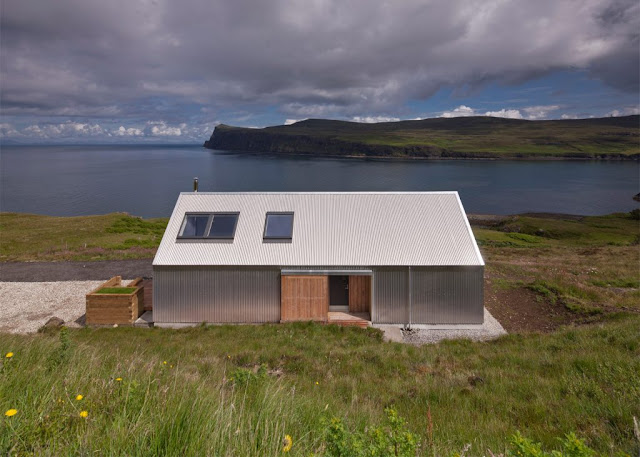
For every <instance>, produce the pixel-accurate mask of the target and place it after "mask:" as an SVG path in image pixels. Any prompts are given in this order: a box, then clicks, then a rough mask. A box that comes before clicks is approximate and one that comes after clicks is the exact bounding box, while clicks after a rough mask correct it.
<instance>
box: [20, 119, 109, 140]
mask: <svg viewBox="0 0 640 457" xmlns="http://www.w3.org/2000/svg"><path fill="white" fill-rule="evenodd" d="M22 133H23V134H24V135H27V136H35V137H38V138H77V137H97V136H102V135H105V134H106V133H107V132H106V131H105V130H104V129H103V128H102V127H101V126H100V125H98V124H83V123H80V122H72V121H67V122H64V123H61V124H45V125H37V124H34V125H30V126H29V127H26V128H25V129H24V130H23V131H22Z"/></svg>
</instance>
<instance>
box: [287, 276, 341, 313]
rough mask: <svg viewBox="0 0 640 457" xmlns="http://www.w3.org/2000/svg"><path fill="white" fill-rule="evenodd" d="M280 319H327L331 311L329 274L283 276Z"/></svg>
mask: <svg viewBox="0 0 640 457" xmlns="http://www.w3.org/2000/svg"><path fill="white" fill-rule="evenodd" d="M281 288H282V289H281V295H280V297H281V298H280V320H281V322H291V321H326V320H327V318H328V313H329V277H328V276H284V275H283V276H282V286H281Z"/></svg>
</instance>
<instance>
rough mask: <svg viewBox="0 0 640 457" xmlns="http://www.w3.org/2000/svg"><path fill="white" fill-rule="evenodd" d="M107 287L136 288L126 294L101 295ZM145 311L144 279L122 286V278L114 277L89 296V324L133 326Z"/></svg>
mask: <svg viewBox="0 0 640 457" xmlns="http://www.w3.org/2000/svg"><path fill="white" fill-rule="evenodd" d="M105 287H135V288H136V290H134V291H132V292H131V293H125V294H101V293H100V290H101V289H103V288H105ZM143 309H144V288H143V286H142V278H137V279H134V280H133V281H131V282H130V283H129V284H127V285H126V286H123V285H122V277H121V276H114V277H113V278H111V279H110V280H108V281H107V282H105V283H104V284H102V285H101V286H100V287H98V288H97V289H96V290H94V291H92V292H90V293H88V294H87V316H86V317H87V320H86V322H87V324H89V325H95V324H99V325H100V324H101V325H105V324H111V325H113V324H118V325H120V324H125V325H126V324H129V325H131V324H133V323H134V322H135V320H136V319H137V318H138V317H140V315H141V314H142V312H143Z"/></svg>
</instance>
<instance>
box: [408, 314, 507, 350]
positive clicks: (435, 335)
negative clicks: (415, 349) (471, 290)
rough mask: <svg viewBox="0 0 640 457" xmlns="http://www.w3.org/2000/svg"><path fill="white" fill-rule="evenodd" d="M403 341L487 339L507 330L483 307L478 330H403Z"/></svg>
mask: <svg viewBox="0 0 640 457" xmlns="http://www.w3.org/2000/svg"><path fill="white" fill-rule="evenodd" d="M402 333H403V341H404V342H405V343H409V344H416V345H422V344H433V343H439V342H440V341H442V340H454V339H460V338H464V339H469V340H473V341H487V340H493V339H495V338H498V337H499V336H502V335H506V334H507V332H506V330H505V329H504V328H502V325H500V322H498V321H497V320H496V319H495V318H494V317H493V316H492V315H491V313H490V312H489V311H488V310H487V308H485V309H484V324H483V325H482V328H481V329H478V330H475V329H474V330H419V329H412V330H410V331H403V332H402Z"/></svg>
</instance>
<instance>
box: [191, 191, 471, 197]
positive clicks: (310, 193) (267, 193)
mask: <svg viewBox="0 0 640 457" xmlns="http://www.w3.org/2000/svg"><path fill="white" fill-rule="evenodd" d="M457 194H458V191H457V190H433V191H431V190H425V191H406V192H405V191H354V192H347V191H339V192H333V191H311V192H287V191H282V192H260V191H255V192H253V191H252V192H180V195H186V196H189V195H457Z"/></svg>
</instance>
